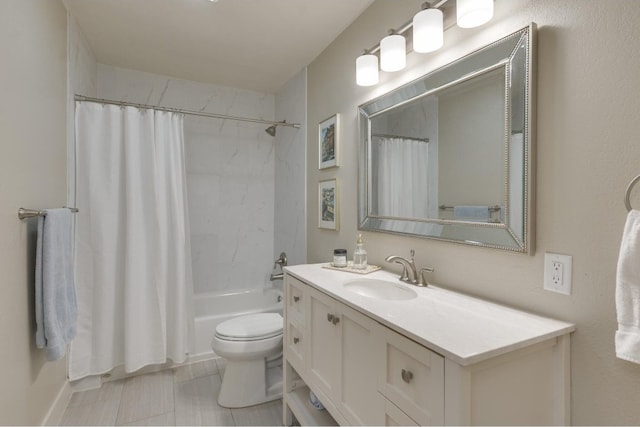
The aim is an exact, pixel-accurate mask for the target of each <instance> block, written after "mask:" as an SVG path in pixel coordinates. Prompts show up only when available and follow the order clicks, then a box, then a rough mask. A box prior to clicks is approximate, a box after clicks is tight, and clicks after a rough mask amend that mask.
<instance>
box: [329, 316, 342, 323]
mask: <svg viewBox="0 0 640 427" xmlns="http://www.w3.org/2000/svg"><path fill="white" fill-rule="evenodd" d="M338 322H340V317H339V316H333V320H331V323H333V324H334V325H337V324H338Z"/></svg>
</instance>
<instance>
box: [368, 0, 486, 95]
mask: <svg viewBox="0 0 640 427" xmlns="http://www.w3.org/2000/svg"><path fill="white" fill-rule="evenodd" d="M448 1H450V0H433V1H431V2H425V3H423V4H422V10H421V11H420V12H418V13H417V14H416V15H415V16H414V17H413V19H412V20H410V21H409V22H407V23H405V24H404V25H403V26H401V27H399V28H398V29H397V30H395V31H394V30H390V31H389V35H388V36H387V37H385V38H383V39H382V40H381V41H380V43H378V44H377V45H376V46H374V47H372V48H371V49H367V50H366V51H365V53H364V54H363V55H360V56H359V57H358V59H356V83H357V84H358V86H373V85H375V84H377V83H378V78H379V77H378V72H377V68H378V61H377V56H379V57H380V69H381V70H382V71H387V72H393V71H399V70H402V69H403V68H404V67H405V66H406V63H407V42H406V38H405V35H406V34H408V33H409V31H410V30H413V50H414V51H416V52H418V53H428V52H434V51H436V50H438V49H440V48H441V47H442V46H443V44H444V30H445V28H444V15H445V12H447V10H444V8H443V6H444V4H445V3H447V2H448ZM494 1H495V0H456V18H457V23H458V26H459V27H461V28H474V27H479V26H480V25H482V24H485V23H487V22H489V21H490V20H491V18H492V17H493V2H494ZM449 12H451V14H452V13H453V11H452V9H449ZM374 68H375V71H374Z"/></svg>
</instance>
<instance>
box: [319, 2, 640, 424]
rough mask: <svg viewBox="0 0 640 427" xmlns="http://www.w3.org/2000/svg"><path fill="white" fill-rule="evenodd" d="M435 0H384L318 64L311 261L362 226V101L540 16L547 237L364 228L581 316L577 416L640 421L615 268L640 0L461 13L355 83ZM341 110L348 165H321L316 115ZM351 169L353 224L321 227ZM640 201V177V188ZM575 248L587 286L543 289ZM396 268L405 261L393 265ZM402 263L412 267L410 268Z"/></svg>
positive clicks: (577, 419) (517, 298)
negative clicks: (423, 49) (495, 239)
mask: <svg viewBox="0 0 640 427" xmlns="http://www.w3.org/2000/svg"><path fill="white" fill-rule="evenodd" d="M421 3H422V0H403V1H398V0H377V1H376V2H375V3H374V4H373V5H372V6H371V7H370V8H369V9H367V10H366V11H365V12H364V13H363V14H362V15H361V16H360V17H359V18H358V19H357V20H356V21H355V22H354V23H353V24H352V25H351V26H349V27H348V28H347V29H346V30H345V31H344V32H343V33H342V34H341V35H340V36H339V37H338V38H337V39H336V40H335V41H334V42H333V43H332V44H331V45H330V46H329V47H328V48H327V49H326V50H325V51H324V52H323V53H322V54H321V55H320V56H319V57H318V58H316V60H315V61H314V62H313V63H311V64H310V65H309V67H308V112H307V114H308V123H309V128H308V132H307V144H308V150H307V165H308V173H307V178H308V183H307V193H308V195H309V196H308V202H307V209H308V226H307V230H308V249H307V256H308V261H309V262H321V261H323V262H326V261H328V260H330V259H331V254H332V250H333V249H334V248H337V247H346V248H350V249H351V250H352V248H353V247H354V245H355V241H356V236H357V215H356V214H357V212H356V200H357V198H356V195H357V185H356V184H357V141H358V133H357V126H356V124H357V119H356V117H357V116H356V107H357V106H358V105H359V104H362V103H364V102H366V101H368V100H370V99H372V98H374V97H376V96H379V95H381V94H382V93H384V92H386V91H388V90H390V89H393V88H396V87H398V86H400V85H402V84H404V83H407V82H409V81H411V80H413V79H415V78H417V77H419V76H420V75H422V74H425V73H426V72H429V71H431V70H434V69H436V68H438V67H440V66H442V65H445V64H447V63H448V62H450V61H452V60H454V59H456V58H458V57H460V56H462V55H464V54H466V53H469V52H472V51H473V50H475V49H477V48H479V47H482V46H483V45H485V44H487V43H489V42H491V41H493V40H496V39H498V38H500V37H502V36H505V35H507V34H509V33H511V32H513V31H516V30H518V29H520V28H522V27H524V26H526V25H528V24H529V23H530V22H536V23H537V24H538V28H539V32H538V36H539V37H538V41H539V44H538V108H537V116H538V125H537V131H538V137H537V175H538V177H537V205H536V216H537V235H536V247H537V251H536V253H535V255H534V256H527V255H521V254H512V253H505V252H500V251H496V250H490V249H483V248H477V247H469V246H463V245H457V244H453V243H444V242H437V241H433V240H428V239H419V238H410V237H401V236H394V235H388V234H381V233H371V232H368V233H364V234H365V235H364V238H365V242H366V247H367V250H368V252H369V262H370V263H372V264H378V265H384V264H385V263H384V257H385V256H386V255H389V254H392V253H393V254H401V255H408V253H409V249H410V248H415V250H416V262H417V264H418V265H419V266H431V267H434V268H435V269H436V271H435V274H434V276H433V280H434V282H436V283H438V284H441V285H443V286H447V287H450V288H454V289H457V290H460V291H463V292H468V293H471V294H475V295H479V296H481V297H484V298H487V299H491V300H495V301H498V302H501V303H505V304H509V305H512V306H515V307H518V308H522V309H525V310H529V311H532V312H535V313H540V314H543V315H547V316H551V317H555V318H559V319H563V320H568V321H571V322H575V323H576V324H577V328H578V329H577V332H576V333H575V334H574V335H573V338H572V358H571V370H572V390H571V392H572V418H573V422H574V423H575V424H596V425H602V424H640V405H638V396H639V394H638V384H640V366H638V365H635V364H632V363H629V362H625V361H622V360H619V359H617V358H615V354H614V332H615V330H616V326H617V325H616V313H615V306H614V289H615V274H616V262H617V257H618V250H619V247H620V237H621V234H622V227H623V225H624V221H625V217H626V209H625V207H624V204H623V202H622V200H623V196H624V191H625V188H626V186H627V184H628V183H629V181H630V180H631V178H633V177H634V176H635V175H637V174H640V144H639V140H638V135H640V121H638V120H637V115H638V111H640V97H638V91H639V89H640V77H638V76H639V74H638V70H640V55H638V54H637V52H638V51H639V50H640V25H638V24H639V23H640V2H638V1H637V0H613V1H607V2H597V1H583V0H566V1H562V2H560V1H557V0H497V1H496V2H495V8H496V12H495V16H494V18H493V20H492V21H491V22H490V23H489V24H487V25H485V26H483V27H480V28H477V29H470V30H464V29H460V28H457V27H452V28H451V29H449V30H447V31H446V33H445V46H444V49H442V50H441V51H439V52H437V53H433V54H416V53H410V54H409V55H408V58H407V63H408V65H407V68H406V70H404V71H401V72H398V73H393V74H390V73H381V81H380V84H378V85H377V86H375V87H372V88H364V87H358V86H356V84H355V59H356V57H357V56H358V55H359V54H360V53H361V52H362V49H364V48H368V47H370V46H372V45H375V44H376V43H378V42H379V41H380V39H381V38H382V37H384V36H385V35H386V32H387V29H389V28H394V27H397V26H398V25H401V24H402V23H404V22H406V21H407V20H408V19H410V18H411V17H412V16H413V15H414V14H415V13H416V12H417V11H419V10H420V5H421ZM334 113H340V114H341V129H340V134H339V138H340V145H341V147H340V149H341V156H342V157H341V166H340V167H339V168H337V169H332V170H323V171H318V168H317V164H318V159H317V149H316V147H317V135H316V130H315V129H316V126H317V123H319V122H320V121H321V120H323V119H324V118H326V117H329V116H330V115H332V114H334ZM332 177H337V178H338V179H339V182H340V190H341V192H340V211H341V217H340V224H341V225H340V231H339V232H335V231H329V230H320V229H318V228H317V226H316V224H317V186H318V181H320V180H324V179H329V178H332ZM632 202H633V203H634V206H636V208H640V189H638V190H636V192H635V194H634V198H633V200H632ZM547 251H548V252H555V253H562V254H569V255H573V293H572V295H571V296H564V295H560V294H554V293H550V292H547V291H544V290H543V289H542V282H543V261H544V253H545V252H547ZM384 267H385V268H387V269H391V270H394V271H395V270H396V267H395V266H391V265H384ZM398 273H399V271H398Z"/></svg>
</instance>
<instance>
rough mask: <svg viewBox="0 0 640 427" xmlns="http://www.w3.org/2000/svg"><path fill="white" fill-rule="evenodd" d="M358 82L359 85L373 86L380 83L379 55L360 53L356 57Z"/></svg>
mask: <svg viewBox="0 0 640 427" xmlns="http://www.w3.org/2000/svg"><path fill="white" fill-rule="evenodd" d="M356 83H357V84H358V86H373V85H375V84H377V83H378V57H377V56H376V55H371V54H365V55H360V56H359V57H358V59H356Z"/></svg>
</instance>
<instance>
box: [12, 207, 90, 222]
mask: <svg viewBox="0 0 640 427" xmlns="http://www.w3.org/2000/svg"><path fill="white" fill-rule="evenodd" d="M63 207H64V208H67V209H69V210H70V211H71V212H73V213H76V212H78V208H69V207H67V206H63ZM46 215H47V212H46V211H43V210H39V209H25V208H20V209H18V218H19V219H27V218H34V217H37V216H46Z"/></svg>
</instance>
